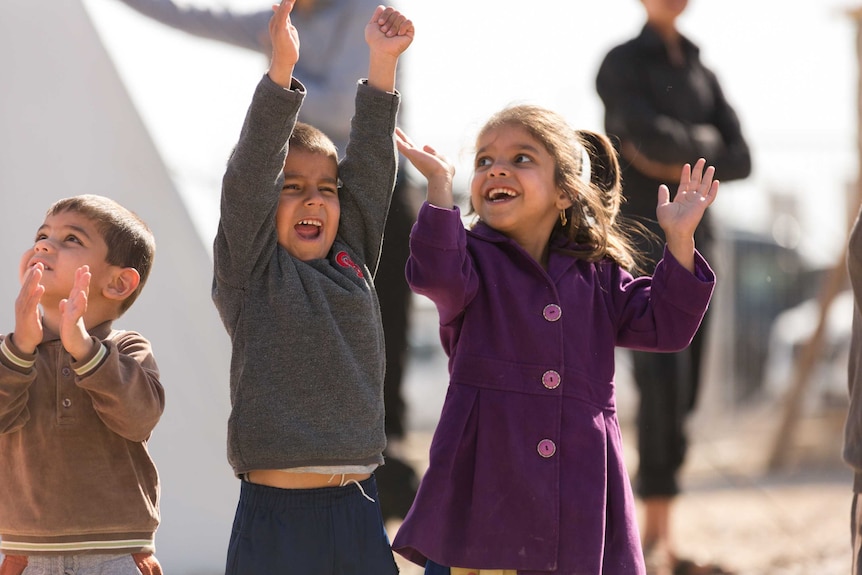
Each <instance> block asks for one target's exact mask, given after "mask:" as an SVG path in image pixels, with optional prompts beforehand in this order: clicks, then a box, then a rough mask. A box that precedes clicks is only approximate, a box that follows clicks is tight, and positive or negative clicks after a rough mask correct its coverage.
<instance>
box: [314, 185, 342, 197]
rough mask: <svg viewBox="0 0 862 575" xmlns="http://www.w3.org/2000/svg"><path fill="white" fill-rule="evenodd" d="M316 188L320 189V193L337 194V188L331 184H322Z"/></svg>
mask: <svg viewBox="0 0 862 575" xmlns="http://www.w3.org/2000/svg"><path fill="white" fill-rule="evenodd" d="M318 190H320V193H321V194H331V195H333V196H337V195H338V188H335V187H332V186H322V187H320V188H318Z"/></svg>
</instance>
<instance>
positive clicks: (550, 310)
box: [542, 303, 563, 321]
mask: <svg viewBox="0 0 862 575" xmlns="http://www.w3.org/2000/svg"><path fill="white" fill-rule="evenodd" d="M542 315H543V316H545V319H546V320H548V321H557V320H558V319H560V316H561V315H563V310H562V309H561V308H560V306H558V305H557V304H555V303H549V304H548V305H546V306H545V309H543V310H542Z"/></svg>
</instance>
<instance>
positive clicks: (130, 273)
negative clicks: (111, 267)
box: [102, 268, 141, 301]
mask: <svg viewBox="0 0 862 575" xmlns="http://www.w3.org/2000/svg"><path fill="white" fill-rule="evenodd" d="M140 283H141V274H139V273H138V270H136V269H135V268H120V269H119V271H117V272H116V273H114V276H113V277H112V278H111V281H110V282H108V285H106V286H105V287H104V288H103V289H102V295H104V296H105V297H106V298H108V299H113V300H117V301H123V300H124V299H126V298H127V297H129V296H130V295H132V294H133V293H135V290H136V289H138V285H140Z"/></svg>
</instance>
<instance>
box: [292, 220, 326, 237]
mask: <svg viewBox="0 0 862 575" xmlns="http://www.w3.org/2000/svg"><path fill="white" fill-rule="evenodd" d="M293 229H295V230H296V233H297V235H298V236H299V237H300V238H302V239H304V240H315V239H317V238H319V237H320V234H321V232H322V230H323V222H321V221H320V220H317V219H307V220H300V221H299V223H297V224H296V225H295V226H293Z"/></svg>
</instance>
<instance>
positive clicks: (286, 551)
mask: <svg viewBox="0 0 862 575" xmlns="http://www.w3.org/2000/svg"><path fill="white" fill-rule="evenodd" d="M377 497H378V496H377V485H376V483H375V481H374V476H373V475H372V476H371V477H370V478H368V479H366V480H365V481H361V482H359V483H358V484H348V485H345V486H344V487H323V488H319V489H278V488H275V487H267V486H265V485H256V484H254V483H249V482H247V481H243V482H242V488H241V490H240V498H239V504H238V505H237V509H236V517H235V518H234V524H233V531H232V533H231V537H230V543H229V544H228V555H227V567H226V569H225V575H276V574H277V575H312V574H313V575H370V574H372V573H373V574H374V575H396V574H397V573H398V567H397V566H396V564H395V557H394V556H393V555H392V549H391V547H390V544H389V538H388V537H387V535H386V530H385V528H384V526H383V518H382V517H381V515H380V507H379V505H378V503H377Z"/></svg>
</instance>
